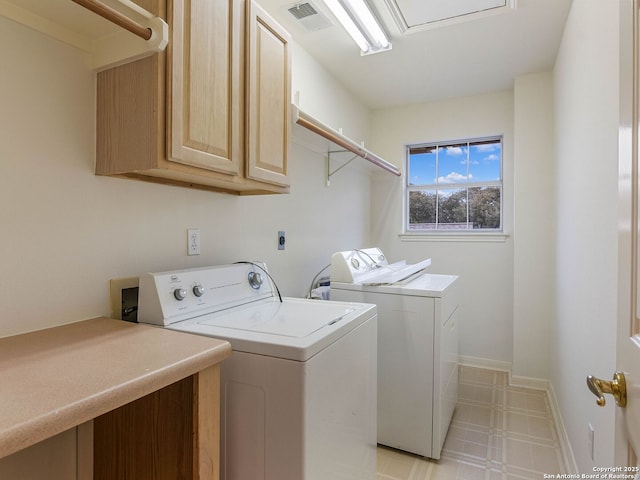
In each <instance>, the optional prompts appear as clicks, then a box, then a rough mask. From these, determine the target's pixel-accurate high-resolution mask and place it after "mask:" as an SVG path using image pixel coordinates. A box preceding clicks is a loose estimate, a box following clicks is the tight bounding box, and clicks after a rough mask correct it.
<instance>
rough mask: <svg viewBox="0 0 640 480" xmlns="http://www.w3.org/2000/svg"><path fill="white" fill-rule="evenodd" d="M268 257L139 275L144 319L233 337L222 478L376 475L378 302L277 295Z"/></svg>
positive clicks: (225, 389) (224, 398)
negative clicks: (263, 261)
mask: <svg viewBox="0 0 640 480" xmlns="http://www.w3.org/2000/svg"><path fill="white" fill-rule="evenodd" d="M267 278H268V274H267V273H266V270H264V265H261V264H234V265H225V266H219V267H208V268H200V269H189V270H181V271H172V272H162V273H150V274H146V275H143V276H141V277H140V289H139V305H138V319H139V321H140V322H144V323H151V324H156V325H160V326H163V327H165V328H170V329H173V330H179V331H182V332H189V333H193V334H197V335H206V336H211V337H216V338H221V339H225V340H228V341H229V342H230V343H231V346H232V349H233V354H232V356H231V358H230V359H229V360H226V361H225V362H223V363H222V367H221V478H222V479H223V480H249V479H251V480H254V479H255V480H257V479H261V480H327V479H332V480H338V479H339V480H370V479H372V478H375V475H376V378H377V375H376V365H377V363H376V356H377V351H376V335H377V321H376V307H375V306H374V305H363V304H355V303H347V302H320V301H314V300H305V299H297V298H286V297H285V298H281V297H280V295H279V292H277V287H276V288H275V289H274V285H273V283H272V282H271V281H269V280H267Z"/></svg>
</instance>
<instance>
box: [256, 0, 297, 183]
mask: <svg viewBox="0 0 640 480" xmlns="http://www.w3.org/2000/svg"><path fill="white" fill-rule="evenodd" d="M247 8H248V10H249V11H248V15H247V19H248V22H247V30H248V32H249V35H248V48H247V64H246V70H247V75H248V94H247V116H248V118H247V149H248V150H247V157H248V169H247V170H248V171H247V176H248V177H249V178H252V179H254V180H260V181H263V182H268V183H272V184H275V185H285V186H288V185H289V176H288V162H289V130H290V128H291V36H290V35H289V33H288V32H287V31H286V30H284V29H283V28H282V27H281V26H280V25H278V23H276V21H275V20H273V18H271V17H270V16H269V15H268V14H267V13H266V12H265V11H264V10H263V9H262V8H261V7H260V6H259V5H257V4H256V3H255V2H253V1H251V2H249V4H248V7H247Z"/></svg>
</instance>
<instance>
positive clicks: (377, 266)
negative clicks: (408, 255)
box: [331, 248, 431, 285]
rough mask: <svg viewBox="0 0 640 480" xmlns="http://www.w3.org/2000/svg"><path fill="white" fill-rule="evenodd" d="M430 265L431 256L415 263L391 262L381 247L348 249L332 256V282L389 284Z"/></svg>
mask: <svg viewBox="0 0 640 480" xmlns="http://www.w3.org/2000/svg"><path fill="white" fill-rule="evenodd" d="M429 265H431V259H430V258H428V259H426V260H423V261H421V262H418V263H415V264H407V262H406V261H404V260H403V261H400V262H396V263H392V264H389V262H388V261H387V258H386V257H385V255H384V254H383V253H382V250H380V249H379V248H364V249H357V250H347V251H344V252H338V253H334V254H333V256H332V257H331V282H342V283H357V284H362V285H371V284H374V285H388V284H393V283H396V282H399V281H402V280H405V279H407V278H409V277H410V276H412V275H415V274H416V273H418V272H421V271H423V270H424V269H425V268H427V267H428V266H429Z"/></svg>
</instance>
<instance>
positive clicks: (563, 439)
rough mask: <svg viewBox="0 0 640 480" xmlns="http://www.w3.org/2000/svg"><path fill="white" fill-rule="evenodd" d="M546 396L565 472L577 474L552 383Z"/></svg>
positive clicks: (576, 466) (576, 467)
mask: <svg viewBox="0 0 640 480" xmlns="http://www.w3.org/2000/svg"><path fill="white" fill-rule="evenodd" d="M547 398H548V399H549V405H550V406H551V414H552V415H553V421H554V422H555V424H556V429H557V433H558V437H559V438H558V440H559V441H560V450H561V451H562V460H563V461H564V468H565V469H566V471H567V473H569V474H575V475H577V474H578V473H579V472H578V464H577V463H576V459H575V457H574V456H573V450H572V448H571V443H569V435H567V430H566V429H565V428H564V422H563V421H562V416H561V415H560V406H559V405H558V399H557V398H556V393H555V391H554V390H553V385H552V384H551V383H549V388H547Z"/></svg>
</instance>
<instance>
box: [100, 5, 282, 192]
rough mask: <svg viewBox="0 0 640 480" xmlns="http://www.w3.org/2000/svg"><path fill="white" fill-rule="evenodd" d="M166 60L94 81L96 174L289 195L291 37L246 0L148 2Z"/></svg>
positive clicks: (123, 69)
mask: <svg viewBox="0 0 640 480" xmlns="http://www.w3.org/2000/svg"><path fill="white" fill-rule="evenodd" d="M146 2H147V3H150V5H145V8H147V10H149V11H151V12H153V13H155V14H158V15H160V16H162V17H163V18H166V19H167V22H168V24H169V26H170V28H171V32H172V33H171V40H170V43H169V47H168V49H167V51H166V52H161V53H158V54H155V55H153V56H152V57H150V58H146V59H143V60H139V61H136V62H132V63H130V64H127V65H122V66H120V67H116V68H113V69H109V70H105V71H103V72H100V73H99V74H98V78H97V97H98V101H97V110H98V118H97V152H96V157H97V158H96V174H98V175H111V176H118V177H127V178H132V179H138V180H146V181H151V182H156V183H165V184H172V185H179V186H184V187H190V188H199V189H205V190H213V191H223V192H228V193H237V194H262V193H288V191H289V177H288V173H287V171H288V150H289V130H290V123H291V122H290V103H291V85H290V83H291V81H290V78H291V53H290V36H289V34H288V33H287V32H286V31H285V30H284V29H282V28H281V27H280V26H279V25H278V24H277V23H276V22H275V21H274V20H273V19H272V18H271V17H270V16H269V15H268V14H266V12H264V11H263V10H262V9H261V8H260V7H259V6H258V5H256V4H254V3H253V2H251V1H249V2H245V0H207V1H203V0H201V1H189V0H166V3H165V1H164V0H146Z"/></svg>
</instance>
